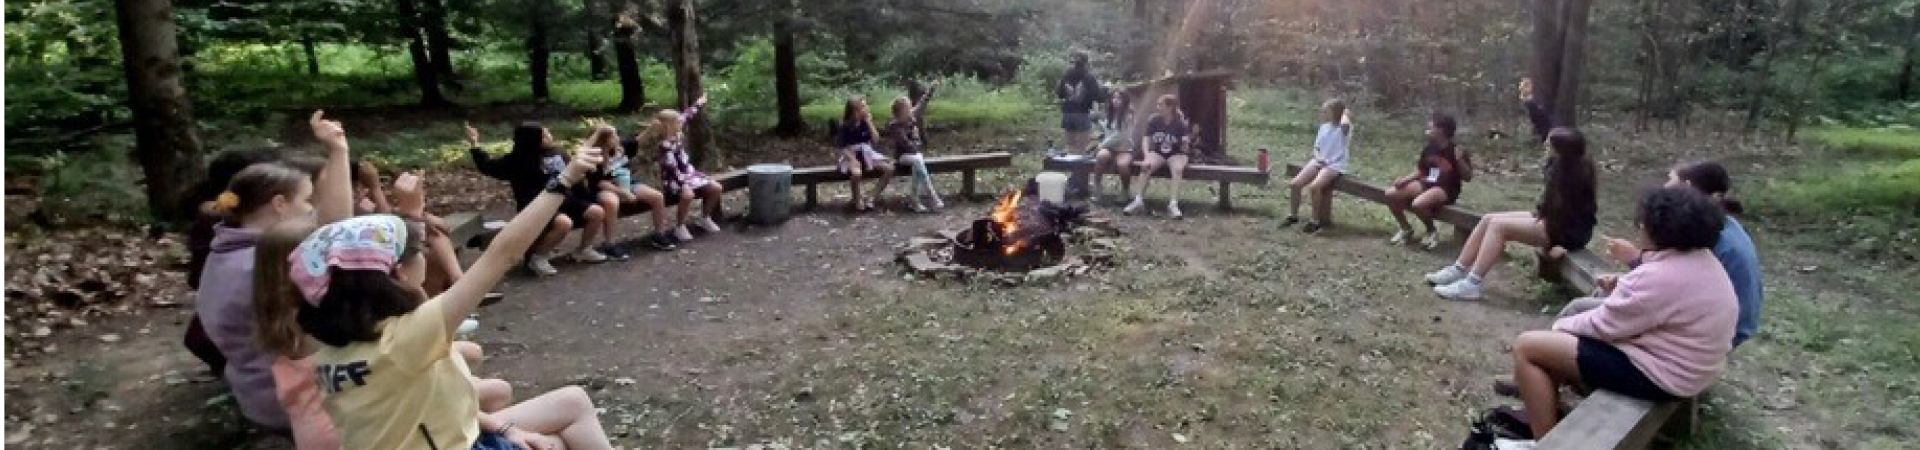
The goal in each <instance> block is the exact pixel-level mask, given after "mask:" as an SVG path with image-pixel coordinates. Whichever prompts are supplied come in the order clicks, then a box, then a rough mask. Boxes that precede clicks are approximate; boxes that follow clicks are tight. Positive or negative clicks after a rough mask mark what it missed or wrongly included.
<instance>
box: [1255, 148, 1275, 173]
mask: <svg viewBox="0 0 1920 450" xmlns="http://www.w3.org/2000/svg"><path fill="white" fill-rule="evenodd" d="M1270 153H1271V152H1268V151H1267V149H1266V147H1261V148H1260V159H1259V160H1257V161H1256V162H1254V167H1255V168H1258V169H1260V172H1261V173H1266V171H1267V169H1268V168H1271V167H1273V156H1272V155H1271V154H1270Z"/></svg>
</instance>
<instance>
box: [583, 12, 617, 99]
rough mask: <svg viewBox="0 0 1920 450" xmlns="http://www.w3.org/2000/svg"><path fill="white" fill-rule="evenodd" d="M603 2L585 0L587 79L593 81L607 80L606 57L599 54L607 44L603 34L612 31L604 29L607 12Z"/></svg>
mask: <svg viewBox="0 0 1920 450" xmlns="http://www.w3.org/2000/svg"><path fill="white" fill-rule="evenodd" d="M605 6H606V2H605V1H604V0H587V4H586V15H587V25H586V28H587V77H588V79H591V80H593V81H601V80H605V79H607V55H606V54H604V53H601V52H600V50H601V48H602V47H605V46H606V44H607V38H606V36H605V34H606V33H607V32H610V31H612V30H611V29H609V28H608V27H606V23H607V21H608V20H610V19H612V18H611V17H608V16H609V15H610V13H609V11H607V10H606V8H605Z"/></svg>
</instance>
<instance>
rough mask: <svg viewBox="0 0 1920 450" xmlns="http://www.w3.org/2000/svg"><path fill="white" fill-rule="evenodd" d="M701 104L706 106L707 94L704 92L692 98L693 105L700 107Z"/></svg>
mask: <svg viewBox="0 0 1920 450" xmlns="http://www.w3.org/2000/svg"><path fill="white" fill-rule="evenodd" d="M702 106H707V94H706V93H701V94H700V98H697V99H694V100H693V107H695V108H698V107H702Z"/></svg>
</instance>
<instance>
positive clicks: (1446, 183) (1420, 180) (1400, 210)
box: [1387, 112, 1473, 250]
mask: <svg viewBox="0 0 1920 450" xmlns="http://www.w3.org/2000/svg"><path fill="white" fill-rule="evenodd" d="M1458 127H1459V124H1458V123H1457V122H1454V120H1453V116H1449V115H1446V114H1441V113H1437V112H1436V113H1433V115H1432V116H1431V118H1429V119H1428V120H1427V145H1426V147H1425V148H1422V149H1421V150H1420V159H1419V160H1417V161H1415V162H1414V171H1413V173H1410V174H1407V176H1404V177H1400V179H1398V180H1395V181H1394V182H1393V184H1392V185H1391V186H1390V188H1389V189H1387V210H1388V211H1390V212H1392V213H1393V220H1394V221H1395V222H1398V223H1399V225H1400V231H1399V232H1397V233H1394V234H1393V238H1392V239H1389V240H1388V242H1391V243H1393V245H1407V244H1409V243H1415V242H1418V243H1420V245H1422V246H1424V247H1426V248H1427V249H1428V250H1432V249H1435V248H1439V247H1440V236H1439V232H1438V231H1437V230H1436V229H1435V228H1434V225H1433V215H1434V213H1435V212H1436V211H1438V210H1439V209H1440V207H1442V206H1446V205H1451V204H1453V202H1455V201H1458V200H1460V187H1461V186H1462V184H1463V183H1465V181H1466V178H1467V177H1468V175H1467V173H1469V171H1471V170H1473V169H1472V167H1471V166H1469V165H1468V163H1467V159H1466V158H1463V157H1461V155H1460V150H1459V147H1457V146H1455V145H1454V143H1453V133H1454V131H1455V129H1457V128H1458ZM1408 209H1412V210H1413V214H1414V215H1415V216H1418V217H1419V218H1420V222H1421V223H1423V224H1425V225H1426V226H1427V234H1426V238H1424V239H1423V238H1421V237H1420V234H1419V233H1416V232H1414V231H1413V225H1412V224H1409V223H1407V210H1408Z"/></svg>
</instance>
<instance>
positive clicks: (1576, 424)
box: [1539, 391, 1681, 450]
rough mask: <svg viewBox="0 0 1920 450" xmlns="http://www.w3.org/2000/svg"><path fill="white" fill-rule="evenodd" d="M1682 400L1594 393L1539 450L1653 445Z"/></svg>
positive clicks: (1555, 429)
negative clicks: (1665, 400) (1666, 400)
mask: <svg viewBox="0 0 1920 450" xmlns="http://www.w3.org/2000/svg"><path fill="white" fill-rule="evenodd" d="M1680 403H1681V402H1678V401H1673V402H1661V403H1655V402H1650V401H1646V400H1641V399H1637V398H1633V397H1628V396H1625V395H1621V394H1617V393H1614V392H1610V391H1594V393H1593V395H1589V396H1587V399H1586V400H1583V401H1581V402H1580V406H1579V407H1576V408H1574V409H1573V413H1572V414H1568V415H1567V417H1566V419H1564V420H1561V421H1560V423H1559V424H1556V425H1554V427H1553V431H1552V432H1549V433H1547V435H1546V436H1545V437H1542V438H1541V439H1540V442H1539V448H1551V449H1556V450H1559V449H1565V450H1603V449H1604V450H1614V449H1642V448H1646V447H1647V444H1649V443H1651V442H1653V438H1654V436H1655V435H1657V434H1658V433H1659V431H1660V428H1661V426H1662V425H1664V424H1665V423H1666V421H1667V419H1668V418H1669V417H1671V416H1673V413H1674V411H1675V410H1678V409H1679V407H1680Z"/></svg>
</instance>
